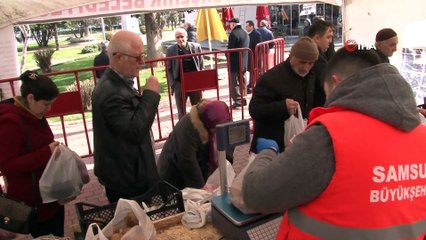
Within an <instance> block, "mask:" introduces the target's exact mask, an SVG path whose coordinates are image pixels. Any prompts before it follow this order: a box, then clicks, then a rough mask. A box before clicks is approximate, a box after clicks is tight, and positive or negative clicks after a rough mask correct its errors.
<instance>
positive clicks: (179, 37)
mask: <svg viewBox="0 0 426 240" xmlns="http://www.w3.org/2000/svg"><path fill="white" fill-rule="evenodd" d="M175 38H176V44H175V45H172V46H170V47H169V48H168V49H167V57H171V56H178V55H185V54H194V53H200V52H201V46H200V44H198V43H194V42H188V33H187V32H186V30H185V29H183V28H178V29H176V31H175ZM182 64H183V66H182V67H183V71H184V72H192V71H201V70H202V69H203V68H204V60H203V56H201V55H199V56H193V57H187V58H183V59H182ZM167 72H168V81H169V86H170V87H171V90H172V94H173V93H174V95H175V100H176V105H177V109H178V116H179V119H181V118H182V117H183V116H184V115H185V109H184V108H185V106H186V100H187V99H188V97H189V100H190V102H191V105H192V106H194V105H195V104H197V103H198V102H199V101H200V100H201V98H202V92H201V91H195V92H190V93H187V94H186V95H185V97H184V98H183V96H182V87H181V79H180V77H181V74H180V66H179V60H178V59H173V60H169V62H168V66H167ZM200 80H201V79H200Z"/></svg>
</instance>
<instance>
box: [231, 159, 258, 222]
mask: <svg viewBox="0 0 426 240" xmlns="http://www.w3.org/2000/svg"><path fill="white" fill-rule="evenodd" d="M255 157H256V154H254V153H250V156H249V160H248V163H247V165H246V166H245V167H244V168H243V169H241V171H240V172H239V173H238V175H237V176H236V177H235V179H234V181H233V182H232V185H231V187H230V188H229V199H230V200H231V203H232V204H233V205H234V206H235V207H237V208H238V209H239V210H240V211H241V212H242V213H244V214H251V213H256V212H255V211H253V210H251V209H249V208H248V207H247V206H246V204H245V202H244V198H243V181H244V175H245V174H246V172H247V169H248V168H249V166H250V164H251V163H252V162H253V160H254V158H255Z"/></svg>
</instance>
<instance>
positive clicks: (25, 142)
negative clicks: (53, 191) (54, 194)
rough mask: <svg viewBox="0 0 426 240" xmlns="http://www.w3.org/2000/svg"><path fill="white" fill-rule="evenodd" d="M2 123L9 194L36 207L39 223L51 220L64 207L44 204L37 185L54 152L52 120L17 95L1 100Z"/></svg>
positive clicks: (0, 153)
mask: <svg viewBox="0 0 426 240" xmlns="http://www.w3.org/2000/svg"><path fill="white" fill-rule="evenodd" d="M0 126H1V127H0V171H1V173H2V174H3V175H4V176H5V177H6V179H7V185H8V188H7V193H8V195H10V196H12V197H15V198H17V199H19V200H21V201H23V202H25V203H27V204H28V205H31V206H34V207H37V208H38V210H37V214H38V221H39V222H44V221H47V220H49V219H51V218H52V217H54V216H55V215H56V214H57V213H58V212H59V210H60V209H62V208H63V206H60V205H59V204H58V202H52V203H47V204H42V200H41V196H40V192H39V188H38V181H39V180H40V177H41V175H42V174H43V171H44V169H45V167H46V165H47V163H48V162H49V159H50V157H51V155H52V152H51V151H50V147H49V144H50V143H52V142H53V141H54V138H53V133H52V130H51V129H50V126H49V123H48V122H47V121H46V118H42V119H38V118H37V117H35V116H34V115H33V114H32V113H31V112H29V110H28V109H26V108H25V107H24V106H23V104H22V103H21V98H20V97H17V98H15V100H13V99H9V100H7V102H2V103H0ZM33 173H34V175H35V180H36V181H35V185H33V180H32V175H33ZM34 186H35V188H34Z"/></svg>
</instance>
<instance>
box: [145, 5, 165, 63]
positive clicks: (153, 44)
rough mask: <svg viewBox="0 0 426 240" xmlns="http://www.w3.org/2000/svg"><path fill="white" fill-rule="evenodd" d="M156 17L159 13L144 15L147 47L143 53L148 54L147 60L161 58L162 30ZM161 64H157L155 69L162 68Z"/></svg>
mask: <svg viewBox="0 0 426 240" xmlns="http://www.w3.org/2000/svg"><path fill="white" fill-rule="evenodd" d="M157 15H160V13H146V14H145V27H146V40H147V43H146V45H147V46H148V47H147V48H148V49H146V50H145V51H146V52H147V53H148V59H158V58H162V57H163V55H164V54H163V49H162V47H161V43H162V29H161V27H160V25H159V24H158V22H157V17H158V16H157ZM162 65H163V63H162V62H157V64H156V67H159V66H162Z"/></svg>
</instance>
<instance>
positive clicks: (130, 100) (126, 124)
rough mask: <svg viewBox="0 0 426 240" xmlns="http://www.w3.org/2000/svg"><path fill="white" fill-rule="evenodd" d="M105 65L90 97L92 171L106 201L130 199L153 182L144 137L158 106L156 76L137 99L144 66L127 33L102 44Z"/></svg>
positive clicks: (140, 48) (139, 47)
mask: <svg viewBox="0 0 426 240" xmlns="http://www.w3.org/2000/svg"><path fill="white" fill-rule="evenodd" d="M108 55H109V59H110V66H109V68H107V69H106V71H105V73H104V74H103V75H102V77H101V79H100V80H99V82H98V83H97V85H96V87H95V90H94V91H93V96H92V112H93V140H94V149H95V151H94V163H95V167H94V172H95V175H96V176H97V177H98V179H99V182H100V183H101V184H102V185H104V187H105V192H106V195H107V198H108V200H109V201H110V202H111V203H112V202H116V201H118V199H119V198H133V197H135V196H138V195H141V194H144V193H146V191H147V190H148V189H149V188H150V187H152V186H153V185H154V184H155V183H157V182H158V180H159V177H158V174H157V168H156V165H155V155H154V151H153V148H152V141H151V135H150V129H151V125H152V123H153V121H154V118H155V116H156V113H157V108H158V104H159V102H160V95H159V92H160V84H159V82H158V80H157V78H156V77H154V76H150V77H148V78H147V79H146V83H145V87H144V90H143V92H142V94H139V93H138V91H137V90H136V89H135V88H134V87H133V84H134V80H135V78H136V77H138V76H139V70H140V67H141V64H144V57H143V56H144V45H143V42H142V40H141V38H140V37H139V36H138V35H136V34H135V33H133V32H130V31H124V30H123V31H119V32H117V33H115V34H114V36H113V37H112V38H111V41H110V43H109V45H108Z"/></svg>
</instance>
